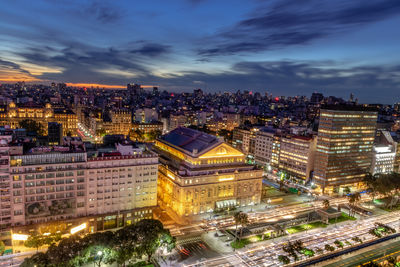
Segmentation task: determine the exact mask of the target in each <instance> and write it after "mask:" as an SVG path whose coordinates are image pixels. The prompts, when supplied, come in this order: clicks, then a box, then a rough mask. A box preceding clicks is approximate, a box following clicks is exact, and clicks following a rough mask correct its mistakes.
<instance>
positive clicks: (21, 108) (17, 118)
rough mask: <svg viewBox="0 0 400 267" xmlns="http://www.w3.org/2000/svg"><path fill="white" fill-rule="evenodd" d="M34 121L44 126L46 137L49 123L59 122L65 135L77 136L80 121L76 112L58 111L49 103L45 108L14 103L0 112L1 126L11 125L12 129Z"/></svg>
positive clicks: (32, 104) (31, 104) (30, 104)
mask: <svg viewBox="0 0 400 267" xmlns="http://www.w3.org/2000/svg"><path fill="white" fill-rule="evenodd" d="M27 119H30V120H33V121H35V122H38V123H40V124H41V125H42V126H43V129H44V131H45V135H46V134H47V131H48V128H47V127H48V123H49V122H57V123H60V124H62V126H63V127H62V128H63V135H64V136H66V135H67V134H69V133H70V134H71V135H76V132H77V127H78V119H77V116H76V114H75V113H74V112H72V111H71V110H68V109H58V108H57V109H56V108H53V107H52V106H51V104H49V103H47V104H46V105H45V106H42V105H37V104H34V103H31V102H30V103H27V104H23V105H22V104H19V105H16V104H15V103H14V102H11V103H10V104H8V106H7V107H5V108H2V111H0V124H1V125H9V126H10V127H11V128H13V129H16V128H19V123H20V122H21V121H23V120H27Z"/></svg>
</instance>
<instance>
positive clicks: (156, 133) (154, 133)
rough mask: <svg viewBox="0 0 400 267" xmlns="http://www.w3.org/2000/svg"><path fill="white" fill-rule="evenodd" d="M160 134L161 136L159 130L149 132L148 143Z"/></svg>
mask: <svg viewBox="0 0 400 267" xmlns="http://www.w3.org/2000/svg"><path fill="white" fill-rule="evenodd" d="M161 134H162V132H161V131H160V130H154V131H151V132H149V133H148V134H147V136H148V140H149V141H153V140H156V139H157V138H158V137H160V136H161Z"/></svg>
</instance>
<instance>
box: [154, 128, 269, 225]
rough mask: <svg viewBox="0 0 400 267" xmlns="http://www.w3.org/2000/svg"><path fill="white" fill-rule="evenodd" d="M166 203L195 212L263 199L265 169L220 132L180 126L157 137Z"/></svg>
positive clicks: (160, 190)
mask: <svg viewBox="0 0 400 267" xmlns="http://www.w3.org/2000/svg"><path fill="white" fill-rule="evenodd" d="M155 150H156V151H157V153H159V156H160V163H161V165H160V168H159V176H158V177H159V178H158V179H159V183H158V198H159V203H160V206H161V207H165V208H167V209H171V210H172V211H173V212H175V214H176V215H178V216H180V217H183V216H191V215H196V214H200V213H204V212H211V211H214V210H220V209H227V208H230V207H236V206H246V205H254V204H258V203H260V198H261V184H262V170H260V169H257V168H256V167H254V166H252V165H247V164H246V163H245V155H244V154H243V153H242V152H241V151H239V150H237V149H235V148H233V147H231V146H229V145H228V144H226V143H224V142H223V141H222V140H221V139H220V138H217V137H215V136H213V135H209V134H205V133H203V132H200V131H196V130H193V129H188V128H177V129H175V130H173V131H172V132H170V133H169V134H166V135H164V136H162V137H161V138H159V139H158V140H157V141H156V145H155Z"/></svg>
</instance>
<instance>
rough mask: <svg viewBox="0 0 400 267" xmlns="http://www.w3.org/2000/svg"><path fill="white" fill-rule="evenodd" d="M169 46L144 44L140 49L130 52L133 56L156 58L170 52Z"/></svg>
mask: <svg viewBox="0 0 400 267" xmlns="http://www.w3.org/2000/svg"><path fill="white" fill-rule="evenodd" d="M170 48H171V47H170V46H169V45H163V44H156V43H145V44H144V45H142V46H141V47H140V48H137V49H133V50H131V51H130V52H131V53H133V54H139V55H142V56H147V57H157V56H160V55H163V54H166V53H169V52H170Z"/></svg>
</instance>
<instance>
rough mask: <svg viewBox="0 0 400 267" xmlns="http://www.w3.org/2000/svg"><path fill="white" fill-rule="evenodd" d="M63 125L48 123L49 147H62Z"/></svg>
mask: <svg viewBox="0 0 400 267" xmlns="http://www.w3.org/2000/svg"><path fill="white" fill-rule="evenodd" d="M62 129H63V128H62V124H60V123H57V122H49V123H48V134H47V136H48V141H49V145H61V144H62V138H63V130H62Z"/></svg>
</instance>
